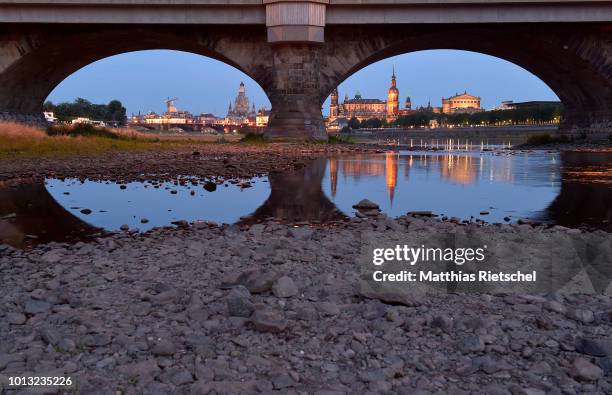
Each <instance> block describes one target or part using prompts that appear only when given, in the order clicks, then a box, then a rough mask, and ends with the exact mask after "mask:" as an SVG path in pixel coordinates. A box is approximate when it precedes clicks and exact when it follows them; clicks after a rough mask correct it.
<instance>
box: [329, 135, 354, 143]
mask: <svg viewBox="0 0 612 395" xmlns="http://www.w3.org/2000/svg"><path fill="white" fill-rule="evenodd" d="M327 143H328V144H353V143H354V141H353V140H352V139H350V138H348V137H342V136H335V135H329V136H327Z"/></svg>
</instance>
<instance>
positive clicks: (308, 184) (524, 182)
mask: <svg viewBox="0 0 612 395" xmlns="http://www.w3.org/2000/svg"><path fill="white" fill-rule="evenodd" d="M187 184H188V185H180V183H178V185H175V183H172V182H168V183H163V184H160V185H157V187H156V185H154V184H152V183H140V182H134V183H128V184H126V186H127V187H126V188H125V189H121V188H120V186H119V185H118V184H115V183H110V182H98V181H85V182H81V181H78V180H71V179H68V180H58V179H48V180H46V182H45V183H44V184H43V183H41V184H24V185H19V186H16V187H15V186H13V187H8V186H4V187H3V186H1V185H0V241H2V242H4V243H9V244H12V245H16V246H22V245H27V244H32V243H35V242H46V241H51V240H58V241H59V240H71V239H80V238H82V237H83V236H84V235H88V234H89V235H90V234H96V233H99V232H101V231H104V230H106V231H116V230H119V228H120V227H121V226H122V225H124V224H127V225H128V226H129V227H130V228H138V229H139V230H141V231H146V230H148V229H151V228H153V227H156V226H166V225H170V224H171V223H172V222H173V221H176V220H187V221H193V220H212V221H216V222H222V223H252V222H256V221H259V220H263V219H265V218H269V217H276V218H281V219H284V220H287V221H320V222H325V221H333V220H339V219H342V218H345V216H351V215H353V214H354V210H353V209H352V208H351V206H352V205H353V204H355V203H356V202H357V201H359V200H361V199H363V198H368V199H370V200H372V201H374V202H376V203H378V204H379V205H380V207H381V209H382V210H383V211H384V212H385V213H387V214H388V215H390V216H399V215H402V214H405V213H406V212H408V211H421V210H430V211H433V212H434V213H437V214H443V215H446V216H449V217H452V216H455V217H459V218H461V219H471V218H480V219H483V220H485V221H487V222H504V220H508V219H509V220H510V221H511V222H514V221H516V220H518V218H525V217H528V218H532V219H535V220H538V221H544V222H549V223H558V224H562V225H566V226H581V225H588V226H591V227H597V228H600V229H604V230H607V231H611V230H612V229H611V227H610V221H611V220H612V154H611V153H599V154H593V153H588V154H584V153H575V152H574V153H563V154H558V153H549V152H542V151H537V152H530V153H520V152H507V151H499V152H480V151H463V152H461V151H434V152H426V151H422V152H408V151H400V152H389V153H384V154H376V155H372V154H368V155H365V154H364V155H351V156H342V157H335V158H320V159H318V160H315V161H313V162H312V163H311V164H310V165H309V166H307V167H306V168H303V169H300V170H296V171H292V172H286V173H274V174H271V175H270V176H269V177H263V178H255V179H253V180H252V187H251V188H240V187H239V186H236V185H233V184H227V186H226V185H219V187H218V188H217V190H216V191H214V192H208V191H206V190H204V188H203V187H202V186H192V185H190V184H189V183H187ZM484 212H488V214H484ZM481 213H483V214H481Z"/></svg>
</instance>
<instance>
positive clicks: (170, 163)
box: [0, 143, 380, 183]
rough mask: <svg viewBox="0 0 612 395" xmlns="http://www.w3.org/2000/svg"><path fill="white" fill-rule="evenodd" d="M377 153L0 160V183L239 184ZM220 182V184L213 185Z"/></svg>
mask: <svg viewBox="0 0 612 395" xmlns="http://www.w3.org/2000/svg"><path fill="white" fill-rule="evenodd" d="M377 149H380V147H375V146H364V145H340V144H338V145H324V144H290V143H286V144H283V143H274V144H272V143H270V144H266V145H265V149H263V148H262V146H261V144H244V143H233V144H219V143H210V144H194V145H193V146H188V145H186V146H183V147H181V148H175V149H171V150H160V151H131V152H113V153H105V154H103V155H96V156H83V157H79V156H75V157H69V158H62V159H54V158H41V157H35V158H19V159H17V160H13V159H0V182H2V181H7V182H8V181H11V180H18V179H34V180H41V179H44V178H45V177H54V178H68V177H76V178H79V179H91V180H110V181H116V182H119V183H121V182H129V181H144V180H155V181H164V180H173V179H175V178H176V177H177V176H181V175H187V176H190V179H191V180H192V181H193V182H198V183H200V182H206V181H208V180H210V179H211V178H213V179H214V180H221V179H227V180H229V179H244V178H250V177H254V176H258V175H265V174H268V173H270V172H272V171H284V170H291V169H295V168H300V167H303V166H305V164H306V163H308V162H310V161H311V160H313V159H314V158H317V157H320V156H325V155H334V154H341V153H348V152H364V151H367V152H372V151H376V150H377ZM219 182H221V181H219Z"/></svg>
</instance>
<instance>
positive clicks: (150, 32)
mask: <svg viewBox="0 0 612 395" xmlns="http://www.w3.org/2000/svg"><path fill="white" fill-rule="evenodd" d="M242 30H243V32H242V33H241V34H236V32H234V34H232V33H231V32H230V33H229V34H228V33H227V32H224V33H223V35H220V34H219V33H218V32H215V31H214V30H212V29H205V28H195V27H181V28H176V27H175V28H168V27H157V28H156V29H150V28H125V27H121V28H108V27H106V28H88V29H85V30H83V29H79V30H78V31H73V30H71V29H70V28H68V27H63V28H62V27H60V28H53V29H51V28H47V29H39V30H37V31H29V32H27V33H26V34H22V35H17V37H16V38H17V40H16V41H15V42H12V43H10V45H9V47H12V48H9V49H11V50H10V51H7V52H9V55H11V56H7V57H5V58H4V59H0V86H2V87H3V89H2V90H0V109H1V110H0V112H2V111H4V112H8V113H15V114H19V116H21V117H26V118H27V117H32V118H33V119H36V118H38V117H40V116H41V113H42V105H43V103H44V100H45V99H46V98H47V97H48V96H49V94H50V93H51V92H52V91H53V89H54V88H55V87H56V86H58V85H59V84H60V83H61V82H62V81H63V80H65V79H66V78H67V77H69V76H70V75H72V74H73V73H74V72H76V71H78V70H80V69H82V68H83V67H85V66H87V65H89V64H92V63H94V62H96V61H98V60H101V59H105V58H108V57H111V56H114V55H120V54H123V53H128V52H135V51H141V50H153V49H168V50H176V51H183V52H189V53H193V54H197V55H202V56H206V57H209V58H212V59H215V60H218V61H221V62H223V63H225V64H228V65H230V66H232V67H235V68H236V69H238V70H240V71H242V72H243V73H245V74H246V75H247V76H249V77H250V78H252V79H253V80H255V81H256V82H257V83H258V84H259V85H260V86H261V87H262V88H263V89H264V91H266V90H267V89H266V88H268V89H269V85H270V83H269V82H268V80H269V79H268V78H267V74H268V73H267V67H266V65H265V64H263V63H262V62H258V59H257V57H254V56H252V55H253V53H260V54H264V57H265V53H266V51H269V47H268V46H267V45H263V44H265V31H262V32H260V34H259V36H262V35H263V37H258V35H257V32H256V31H251V32H244V30H249V29H244V28H243V29H242ZM0 37H1V36H0ZM249 37H250V39H249ZM236 41H238V42H239V43H240V45H236ZM0 43H1V42H0ZM26 120H27V119H26Z"/></svg>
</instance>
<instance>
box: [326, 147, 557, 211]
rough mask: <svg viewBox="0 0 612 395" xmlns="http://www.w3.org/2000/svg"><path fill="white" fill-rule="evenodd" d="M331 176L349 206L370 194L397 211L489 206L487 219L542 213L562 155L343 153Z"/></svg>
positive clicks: (337, 195) (336, 195) (338, 199)
mask: <svg viewBox="0 0 612 395" xmlns="http://www.w3.org/2000/svg"><path fill="white" fill-rule="evenodd" d="M327 178H328V179H327V182H329V187H328V188H329V189H328V193H329V194H330V196H331V198H332V200H333V201H334V202H335V203H336V204H337V205H338V206H339V208H340V209H341V210H343V211H345V212H350V210H351V205H352V204H353V203H354V202H355V200H356V199H360V198H363V197H366V198H369V199H370V200H373V201H376V202H377V203H379V204H380V205H381V207H382V209H383V211H385V212H387V213H388V214H389V215H394V216H397V215H401V214H405V213H406V212H407V211H416V210H431V211H434V212H437V213H444V214H447V215H449V216H457V217H460V218H470V217H472V216H473V217H478V216H481V215H480V213H481V212H483V211H488V212H489V214H487V216H486V217H483V219H486V220H488V221H503V219H504V218H506V217H508V216H509V217H515V219H517V218H518V217H519V216H522V217H530V216H531V217H535V216H540V212H541V211H542V210H543V209H545V208H546V207H547V206H548V205H549V204H550V203H551V202H552V200H553V199H554V198H555V196H556V195H557V193H558V190H559V188H560V171H559V158H558V155H557V154H549V153H542V152H540V153H530V154H519V153H507V152H506V153H489V152H485V153H479V152H435V151H434V152H421V153H413V152H388V153H386V154H384V155H377V156H373V155H361V156H350V157H339V158H332V159H330V160H329V167H328V175H327ZM383 186H384V190H383V189H382V188H383ZM383 192H384V193H383Z"/></svg>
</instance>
